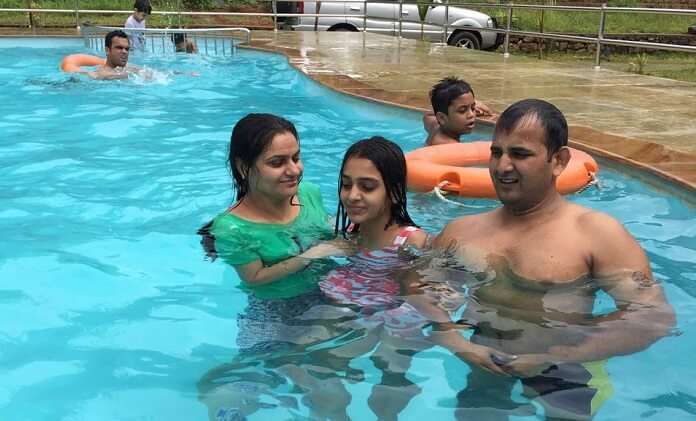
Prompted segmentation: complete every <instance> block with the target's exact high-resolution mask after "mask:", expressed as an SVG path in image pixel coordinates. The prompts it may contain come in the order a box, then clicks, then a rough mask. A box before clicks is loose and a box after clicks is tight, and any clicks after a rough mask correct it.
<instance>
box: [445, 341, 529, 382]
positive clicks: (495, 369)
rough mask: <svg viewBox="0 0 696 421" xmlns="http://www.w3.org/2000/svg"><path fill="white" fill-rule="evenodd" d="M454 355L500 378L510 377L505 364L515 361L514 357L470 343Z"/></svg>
mask: <svg viewBox="0 0 696 421" xmlns="http://www.w3.org/2000/svg"><path fill="white" fill-rule="evenodd" d="M455 355H456V356H457V357H459V358H461V359H462V360H464V361H466V362H467V363H470V364H475V365H477V366H479V367H480V368H482V369H484V370H486V371H488V372H489V373H493V374H498V375H500V376H510V375H511V373H508V372H507V371H506V369H505V367H507V365H506V364H504V363H507V364H510V363H511V362H514V361H516V360H517V357H516V356H515V355H510V354H506V353H504V352H500V351H496V350H495V349H493V348H489V347H487V346H483V345H476V344H473V343H471V344H470V346H467V349H466V350H463V351H459V352H456V353H455Z"/></svg>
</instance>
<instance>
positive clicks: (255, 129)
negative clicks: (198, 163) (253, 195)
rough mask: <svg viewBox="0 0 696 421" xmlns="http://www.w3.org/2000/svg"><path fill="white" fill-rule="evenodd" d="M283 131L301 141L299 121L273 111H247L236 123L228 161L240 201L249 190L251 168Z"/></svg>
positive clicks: (236, 199)
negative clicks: (290, 119)
mask: <svg viewBox="0 0 696 421" xmlns="http://www.w3.org/2000/svg"><path fill="white" fill-rule="evenodd" d="M282 133H292V135H293V136H295V139H297V143H298V144H299V143H300V138H299V136H298V135H297V130H296V129H295V125H293V124H292V123H291V122H289V121H288V120H286V119H284V118H282V117H278V116H276V115H273V114H255V113H252V114H247V115H246V116H244V117H242V119H241V120H239V121H238V122H237V124H235V125H234V128H233V129H232V136H231V137H230V148H229V153H228V155H227V165H229V167H230V172H231V173H232V182H233V184H234V190H235V192H236V197H235V202H237V203H239V201H240V200H242V199H243V198H244V196H246V195H247V194H248V193H249V170H251V168H252V167H253V166H254V164H255V163H256V160H257V159H258V158H259V156H261V154H262V153H263V151H264V150H266V148H268V146H269V145H270V144H271V142H272V141H273V138H274V137H275V136H276V135H279V134H282Z"/></svg>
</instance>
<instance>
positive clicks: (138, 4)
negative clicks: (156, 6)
mask: <svg viewBox="0 0 696 421" xmlns="http://www.w3.org/2000/svg"><path fill="white" fill-rule="evenodd" d="M151 14H152V6H151V5H150V2H149V0H135V4H133V18H134V19H135V20H137V21H138V22H142V21H144V20H145V19H146V18H147V17H148V16H149V15H151Z"/></svg>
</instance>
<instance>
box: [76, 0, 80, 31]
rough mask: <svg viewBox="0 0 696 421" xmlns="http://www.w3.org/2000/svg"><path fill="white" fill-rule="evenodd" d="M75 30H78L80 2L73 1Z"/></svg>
mask: <svg viewBox="0 0 696 421" xmlns="http://www.w3.org/2000/svg"><path fill="white" fill-rule="evenodd" d="M75 28H77V29H80V0H75Z"/></svg>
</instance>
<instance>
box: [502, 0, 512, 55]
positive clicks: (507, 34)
mask: <svg viewBox="0 0 696 421" xmlns="http://www.w3.org/2000/svg"><path fill="white" fill-rule="evenodd" d="M507 9H508V11H507V12H508V13H507V25H506V26H505V45H504V47H503V48H504V49H503V57H510V29H511V28H512V3H508V6H507Z"/></svg>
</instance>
